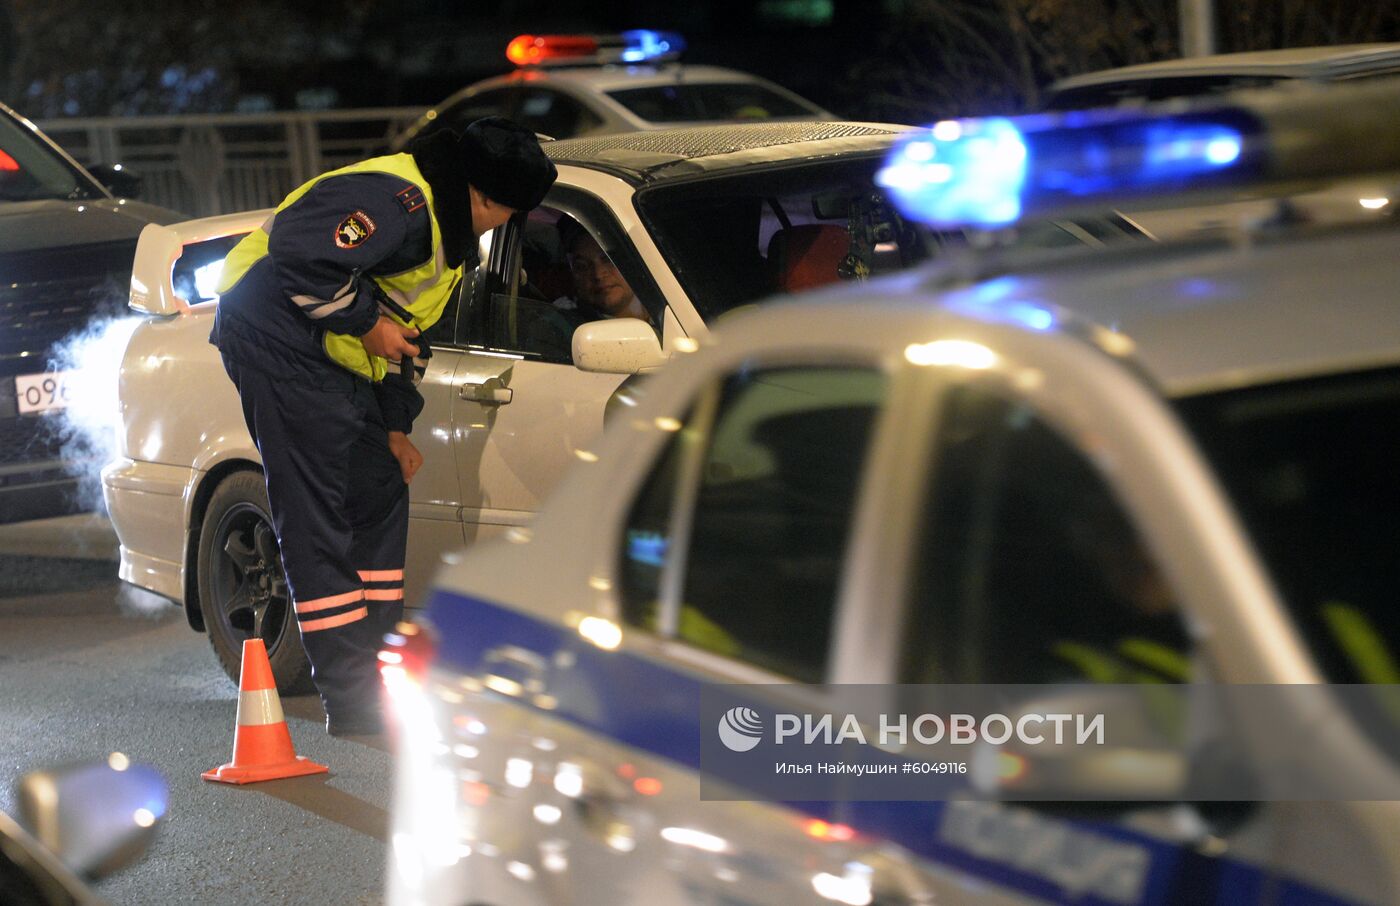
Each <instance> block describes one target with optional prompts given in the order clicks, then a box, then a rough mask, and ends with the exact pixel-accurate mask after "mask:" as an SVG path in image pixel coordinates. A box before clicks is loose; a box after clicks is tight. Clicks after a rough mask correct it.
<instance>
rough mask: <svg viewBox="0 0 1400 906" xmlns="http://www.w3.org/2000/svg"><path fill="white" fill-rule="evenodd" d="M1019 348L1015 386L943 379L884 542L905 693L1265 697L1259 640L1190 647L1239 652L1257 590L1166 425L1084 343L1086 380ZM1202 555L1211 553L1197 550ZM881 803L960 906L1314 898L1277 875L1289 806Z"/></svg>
mask: <svg viewBox="0 0 1400 906" xmlns="http://www.w3.org/2000/svg"><path fill="white" fill-rule="evenodd" d="M1037 341H1039V338H1037ZM1045 342H1046V343H1047V345H1057V344H1063V342H1064V341H1063V339H1052V338H1050V337H1047V338H1045ZM1005 352H1006V351H1005V350H1003V349H997V350H996V354H997V355H998V357H999V360H1003V361H1004V360H1007V359H1011V358H1012V356H1017V357H1018V358H1019V364H1021V365H1023V366H1025V367H1024V368H1023V370H1021V371H1020V372H1019V373H1018V374H1010V375H978V374H977V373H976V372H968V371H965V370H962V371H961V373H960V374H949V373H948V372H953V371H958V369H947V370H946V371H945V370H943V369H932V368H930V369H928V370H929V371H930V372H931V374H930V381H931V383H939V384H941V385H942V386H941V387H940V388H939V389H940V392H939V393H938V394H937V395H936V396H935V397H934V398H935V399H936V400H937V407H936V410H935V413H934V414H935V416H936V417H935V418H930V419H927V420H928V421H929V422H930V423H935V424H937V425H938V430H937V432H936V434H935V436H934V437H933V438H932V440H931V443H930V444H929V448H928V450H927V452H926V454H925V455H924V456H923V457H922V462H921V463H920V464H916V465H915V467H914V468H912V469H911V470H910V474H915V475H919V476H928V478H927V485H926V486H925V487H923V488H922V489H921V490H920V491H919V492H918V493H913V492H912V490H913V489H912V488H911V493H910V494H909V498H910V500H911V502H912V504H913V505H914V506H917V507H918V508H919V512H920V516H919V517H918V519H917V521H916V522H915V525H916V526H917V528H916V530H915V531H912V532H908V533H906V537H903V538H901V537H898V536H895V535H893V534H891V535H888V536H886V537H884V538H883V539H881V542H882V543H883V544H884V545H885V547H886V549H888V548H890V547H894V548H896V549H898V548H903V558H904V561H905V562H906V563H907V564H908V589H909V590H908V598H907V601H906V614H905V619H904V623H903V626H902V628H901V630H900V632H899V642H898V647H899V654H898V656H897V658H895V661H896V662H897V664H898V671H897V675H896V677H895V679H897V680H898V681H899V682H902V683H909V684H912V683H940V684H941V683H975V684H988V683H998V684H999V683H1018V684H1019V683H1026V684H1050V683H1054V684H1060V685H1059V688H1061V689H1063V688H1065V686H1064V684H1070V687H1071V689H1072V687H1073V685H1075V684H1083V685H1084V686H1086V687H1090V686H1091V685H1092V684H1129V683H1155V684H1162V683H1165V684H1174V683H1187V682H1191V681H1193V680H1198V681H1199V680H1207V679H1210V678H1214V679H1216V680H1220V679H1223V678H1225V677H1226V675H1227V674H1233V675H1231V676H1229V681H1232V682H1260V681H1261V677H1262V674H1261V673H1259V672H1258V671H1257V669H1256V670H1255V672H1254V673H1253V674H1252V678H1250V677H1251V674H1250V673H1249V672H1248V671H1249V670H1250V669H1251V668H1250V667H1248V666H1245V667H1244V668H1243V670H1244V672H1240V671H1241V665H1249V664H1250V663H1251V655H1250V654H1249V653H1247V649H1248V647H1249V646H1250V645H1253V644H1255V640H1250V641H1248V642H1245V643H1244V644H1232V645H1230V646H1229V647H1230V648H1231V649H1232V650H1231V651H1230V652H1229V653H1228V654H1227V655H1226V656H1225V657H1216V656H1212V654H1213V653H1212V652H1211V651H1209V650H1208V649H1207V644H1208V643H1207V640H1204V639H1202V638H1198V637H1195V635H1194V633H1193V631H1192V629H1191V627H1193V626H1194V627H1199V626H1202V625H1209V626H1210V627H1211V628H1212V631H1213V633H1215V634H1216V637H1217V638H1216V641H1217V643H1219V641H1220V640H1222V639H1228V638H1231V632H1232V627H1231V625H1230V624H1231V623H1232V621H1233V620H1236V619H1239V615H1238V614H1235V615H1234V616H1231V615H1229V614H1228V613H1226V611H1229V610H1230V609H1231V608H1232V607H1233V606H1234V602H1238V601H1241V600H1248V599H1250V597H1251V596H1252V595H1254V594H1255V592H1254V589H1253V588H1251V587H1250V584H1249V583H1250V581H1251V579H1250V576H1249V571H1248V569H1247V568H1245V567H1244V566H1243V564H1242V557H1245V556H1247V554H1245V553H1244V550H1243V548H1242V547H1234V546H1232V545H1231V543H1230V542H1228V541H1224V540H1221V539H1222V538H1225V537H1227V534H1226V533H1227V532H1228V531H1229V530H1231V529H1233V526H1225V525H1223V524H1222V523H1220V522H1217V523H1216V524H1215V526H1213V527H1211V528H1207V527H1206V526H1205V525H1204V524H1203V522H1202V520H1203V519H1209V518H1212V517H1211V516H1209V515H1205V514H1208V513H1209V512H1210V507H1209V506H1208V505H1206V504H1205V503H1203V501H1206V500H1208V494H1209V492H1206V491H1204V490H1203V489H1202V488H1200V487H1199V486H1197V487H1196V488H1194V489H1193V491H1194V492H1193V493H1186V492H1185V489H1184V488H1183V487H1182V486H1181V484H1182V483H1183V479H1182V478H1181V475H1182V474H1183V473H1185V472H1186V471H1189V470H1188V469H1186V468H1185V467H1184V466H1183V461H1184V460H1187V459H1188V458H1189V457H1190V456H1191V454H1189V453H1187V452H1185V451H1184V450H1183V448H1182V446H1181V444H1180V434H1179V433H1175V431H1174V428H1173V426H1172V425H1171V424H1170V423H1169V422H1168V421H1167V420H1166V419H1163V417H1162V415H1163V412H1164V408H1165V407H1163V406H1162V405H1161V404H1160V403H1157V402H1155V401H1150V400H1148V399H1147V398H1146V394H1145V393H1144V392H1143V390H1144V388H1143V387H1142V386H1141V384H1140V383H1138V379H1137V378H1136V377H1134V376H1132V375H1130V374H1128V373H1127V372H1126V370H1121V369H1119V370H1116V374H1115V373H1113V371H1111V370H1110V368H1109V367H1107V366H1108V364H1109V362H1108V358H1107V357H1106V356H1103V355H1102V354H1101V353H1099V352H1098V351H1097V350H1093V349H1091V348H1090V347H1089V346H1088V345H1087V344H1086V345H1085V346H1084V348H1083V350H1082V354H1081V356H1080V357H1079V358H1082V360H1083V361H1084V362H1085V363H1087V367H1085V368H1084V369H1083V370H1084V371H1094V372H1096V373H1095V374H1094V375H1093V376H1092V377H1088V376H1082V375H1078V374H1074V372H1077V371H1080V370H1081V369H1079V368H1075V367H1067V361H1068V362H1071V363H1075V362H1076V359H1073V358H1071V359H1068V360H1067V359H1066V358H1063V357H1060V356H1058V355H1057V356H1055V357H1050V356H1047V357H1046V358H1045V360H1044V361H1041V362H1036V364H1037V365H1042V366H1043V367H1041V368H1031V367H1030V366H1029V363H1030V362H1033V361H1035V358H1036V357H1035V356H1034V355H1029V356H1028V355H1025V350H1024V349H1022V350H1018V351H1017V352H1013V353H1012V355H1005ZM1056 359H1058V361H1056ZM936 372H942V373H936ZM969 375H972V376H969ZM1071 375H1073V376H1071ZM1081 380H1083V383H1081V382H1080V381H1081ZM1018 381H1019V386H1018ZM1091 382H1092V389H1090V385H1091ZM1052 409H1053V410H1054V411H1051V410H1052ZM1197 461H1198V460H1197ZM1105 466H1108V467H1109V468H1107V469H1106V468H1105ZM1187 483H1189V482H1187ZM1164 525H1169V526H1171V529H1170V530H1169V532H1167V533H1163V532H1162V528H1163V526H1164ZM1168 536H1169V537H1171V539H1172V540H1171V541H1170V542H1168V543H1166V544H1164V543H1163V538H1164V537H1168ZM1201 537H1212V538H1214V539H1215V542H1214V543H1213V544H1212V545H1210V546H1209V547H1207V546H1205V545H1197V544H1195V543H1194V542H1193V541H1192V540H1191V539H1195V538H1201ZM1236 538H1238V535H1236ZM1231 583H1234V587H1233V588H1232V587H1230V585H1231ZM1188 615H1189V617H1188ZM1243 638H1245V637H1243V636H1242V637H1241V639H1243ZM1215 654H1218V653H1215ZM1193 718H1194V714H1193V715H1192V716H1191V717H1188V720H1190V719H1193ZM1193 767H1194V766H1193ZM1030 769H1031V770H1034V767H1033V765H1032V766H1031V768H1030ZM872 805H874V804H872ZM1081 805H1082V804H1081ZM877 807H878V808H889V809H903V810H905V817H909V818H914V819H916V820H910V821H907V822H905V826H906V827H907V828H908V833H907V836H905V837H904V838H903V839H900V840H897V841H896V842H898V843H899V844H900V845H901V846H903V847H905V848H906V849H907V850H908V851H909V853H910V855H911V857H912V858H913V859H914V860H915V862H916V864H919V865H921V866H922V867H923V869H924V870H925V871H926V872H927V873H928V875H927V877H928V880H929V884H930V886H931V887H932V888H933V889H934V890H936V891H938V892H940V893H946V894H947V895H949V896H956V898H957V900H958V901H959V902H968V903H981V902H1004V899H1003V898H1005V897H1013V898H1014V900H1015V902H1018V903H1044V902H1051V903H1080V902H1084V903H1117V904H1173V903H1186V902H1241V903H1243V902H1274V900H1272V899H1270V898H1269V897H1270V895H1269V894H1268V893H1266V891H1267V890H1269V889H1271V887H1270V885H1274V884H1277V885H1279V886H1278V890H1280V891H1282V890H1284V889H1288V890H1293V891H1295V892H1303V891H1307V888H1306V886H1304V885H1302V884H1297V883H1296V879H1295V878H1287V877H1286V875H1287V874H1288V873H1289V868H1290V867H1271V866H1270V865H1269V862H1270V858H1271V855H1272V852H1273V849H1274V846H1275V845H1276V844H1277V843H1278V840H1277V836H1278V833H1279V829H1280V827H1281V826H1282V822H1281V821H1279V820H1278V814H1277V812H1278V806H1277V804H1270V803H1260V804H1253V803H1228V802H1227V803H1204V804H1199V805H1193V804H1172V803H1166V804H1162V805H1150V804H1149V805H1144V804H1142V803H1138V804H1133V803H1130V802H1101V803H1095V804H1094V805H1092V806H1090V809H1092V811H1090V812H1088V813H1089V814H1094V815H1096V816H1097V817H1096V818H1095V819H1093V820H1086V819H1084V818H1082V817H1081V818H1075V817H1073V816H1074V815H1075V810H1074V808H1073V806H1072V805H1071V806H1069V807H1065V805H1064V804H1063V803H1059V804H1051V803H1045V804H1043V805H1013V804H1002V803H997V802H972V801H965V802H952V803H926V804H924V810H923V811H922V812H918V811H917V810H910V806H909V805H908V804H902V803H901V804H894V803H891V804H887V805H884V806H877ZM1079 814H1081V815H1082V814H1085V812H1084V811H1083V810H1082V809H1081V811H1080V812H1079ZM857 829H858V830H859V825H857ZM949 867H952V868H953V869H954V873H955V875H956V876H957V878H958V879H959V880H958V881H956V882H953V883H951V884H950V882H949V881H948V880H947V872H948V868H949ZM1299 867H1300V866H1291V868H1292V869H1293V870H1295V871H1296V870H1297V868H1299ZM1280 875H1284V876H1285V877H1280ZM940 878H941V879H940ZM1308 892H1309V893H1312V891H1308ZM1280 896H1282V894H1280Z"/></svg>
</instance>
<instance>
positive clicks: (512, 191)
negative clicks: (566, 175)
mask: <svg viewBox="0 0 1400 906" xmlns="http://www.w3.org/2000/svg"><path fill="white" fill-rule="evenodd" d="M457 148H458V151H459V153H460V154H461V155H462V161H463V163H464V164H465V169H466V173H467V181H468V182H470V183H471V184H472V185H474V186H476V187H477V189H479V190H480V191H481V192H482V194H484V195H485V196H486V197H487V198H489V199H491V200H492V201H494V202H496V203H497V204H503V205H505V206H506V207H508V208H514V209H515V210H517V211H528V210H530V209H531V208H533V207H535V206H536V205H538V204H539V203H540V202H541V201H544V194H545V193H546V192H548V191H549V187H550V186H552V185H554V178H555V177H556V176H558V175H559V171H558V170H556V169H555V167H554V162H553V161H551V160H550V159H549V158H548V157H546V156H545V154H544V152H543V151H542V150H540V142H539V139H538V138H536V137H535V133H533V132H531V131H530V130H529V129H526V128H525V127H524V126H518V125H516V124H515V123H512V122H511V121H510V120H508V119H505V118H504V117H499V116H488V117H485V118H484V119H479V120H477V121H476V122H474V123H472V124H471V125H470V126H468V127H467V128H466V130H464V131H463V132H462V137H461V139H460V140H458V142H457Z"/></svg>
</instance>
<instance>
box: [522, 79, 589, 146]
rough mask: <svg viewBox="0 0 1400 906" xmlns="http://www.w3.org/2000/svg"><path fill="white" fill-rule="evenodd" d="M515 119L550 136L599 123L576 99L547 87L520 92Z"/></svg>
mask: <svg viewBox="0 0 1400 906" xmlns="http://www.w3.org/2000/svg"><path fill="white" fill-rule="evenodd" d="M516 121H517V122H519V123H520V125H522V126H524V127H525V128H527V129H533V130H534V131H535V132H538V133H539V134H541V135H548V136H549V137H551V138H570V137H571V136H575V135H578V134H580V133H582V132H587V131H588V130H590V129H592V128H594V127H596V126H597V125H598V124H599V123H600V122H602V121H601V120H600V119H599V118H598V116H597V115H596V114H594V113H593V112H591V111H589V110H586V109H585V108H584V107H583V105H582V104H580V103H579V102H578V101H575V100H574V99H573V98H571V97H569V96H568V95H566V94H562V93H560V92H558V91H551V90H549V89H547V88H534V89H527V90H526V91H525V92H524V93H523V94H522V96H521V99H520V112H519V113H518V114H517V115H516Z"/></svg>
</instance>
